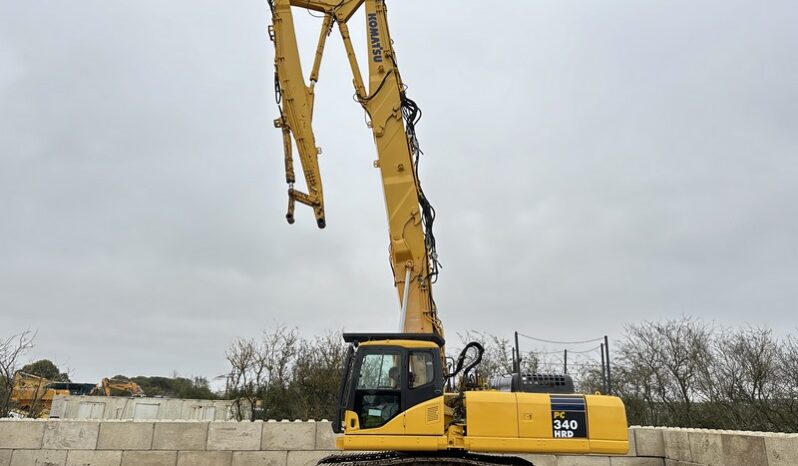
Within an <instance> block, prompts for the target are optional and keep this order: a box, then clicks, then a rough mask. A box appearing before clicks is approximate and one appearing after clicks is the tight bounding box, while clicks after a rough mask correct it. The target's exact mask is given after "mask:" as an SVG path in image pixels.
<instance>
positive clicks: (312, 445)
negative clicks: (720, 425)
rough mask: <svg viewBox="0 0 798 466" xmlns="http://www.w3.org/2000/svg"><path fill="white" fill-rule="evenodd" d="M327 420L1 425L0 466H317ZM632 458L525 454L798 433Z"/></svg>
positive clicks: (606, 465) (783, 454)
mask: <svg viewBox="0 0 798 466" xmlns="http://www.w3.org/2000/svg"><path fill="white" fill-rule="evenodd" d="M334 440H335V439H334V435H333V433H332V430H331V429H330V423H329V422H327V421H319V422H313V421H308V422H300V421H296V422H288V421H282V422H275V421H268V422H234V421H228V422H224V421H130V420H128V421H119V420H117V421H114V420H102V421H100V420H81V421H76V420H54V419H51V420H0V466H28V465H42V466H132V465H145V466H146V465H168V466H202V465H213V466H217V465H218V466H246V465H260V466H313V465H314V464H315V463H316V461H318V460H319V459H320V458H322V457H324V456H327V455H328V454H330V453H332V452H333V450H334V448H335V442H334ZM629 441H630V451H629V453H628V454H627V455H626V456H598V455H595V456H594V455H591V456H578V455H521V456H523V457H525V458H526V459H528V460H530V461H531V462H532V463H534V464H535V465H537V466H716V465H722V466H734V465H747V466H757V465H762V466H787V465H790V466H792V465H798V434H775V433H763V432H737V431H715V430H701V429H669V428H655V427H631V428H630V429H629Z"/></svg>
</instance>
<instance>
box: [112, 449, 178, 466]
mask: <svg viewBox="0 0 798 466" xmlns="http://www.w3.org/2000/svg"><path fill="white" fill-rule="evenodd" d="M175 464H177V452H176V451H126V452H124V453H122V466H173V465H175Z"/></svg>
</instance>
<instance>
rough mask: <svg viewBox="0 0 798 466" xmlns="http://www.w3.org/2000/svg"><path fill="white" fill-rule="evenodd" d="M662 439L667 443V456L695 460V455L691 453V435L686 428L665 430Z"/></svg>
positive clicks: (678, 459)
mask: <svg viewBox="0 0 798 466" xmlns="http://www.w3.org/2000/svg"><path fill="white" fill-rule="evenodd" d="M662 440H663V443H664V445H665V458H668V459H672V460H677V461H693V456H692V454H691V453H690V437H689V436H688V435H687V431H686V430H664V431H663V432H662Z"/></svg>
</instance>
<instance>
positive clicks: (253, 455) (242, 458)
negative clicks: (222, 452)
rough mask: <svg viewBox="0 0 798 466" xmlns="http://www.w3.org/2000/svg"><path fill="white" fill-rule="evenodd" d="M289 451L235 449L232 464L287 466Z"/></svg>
mask: <svg viewBox="0 0 798 466" xmlns="http://www.w3.org/2000/svg"><path fill="white" fill-rule="evenodd" d="M287 461H288V452H287V451H234V452H233V465H232V466H252V465H258V466H286V462H287Z"/></svg>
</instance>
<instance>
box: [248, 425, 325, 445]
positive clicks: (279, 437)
mask: <svg viewBox="0 0 798 466" xmlns="http://www.w3.org/2000/svg"><path fill="white" fill-rule="evenodd" d="M260 449H261V450H315V449H316V423H315V422H267V423H265V424H263V440H262V442H261V445H260Z"/></svg>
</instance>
